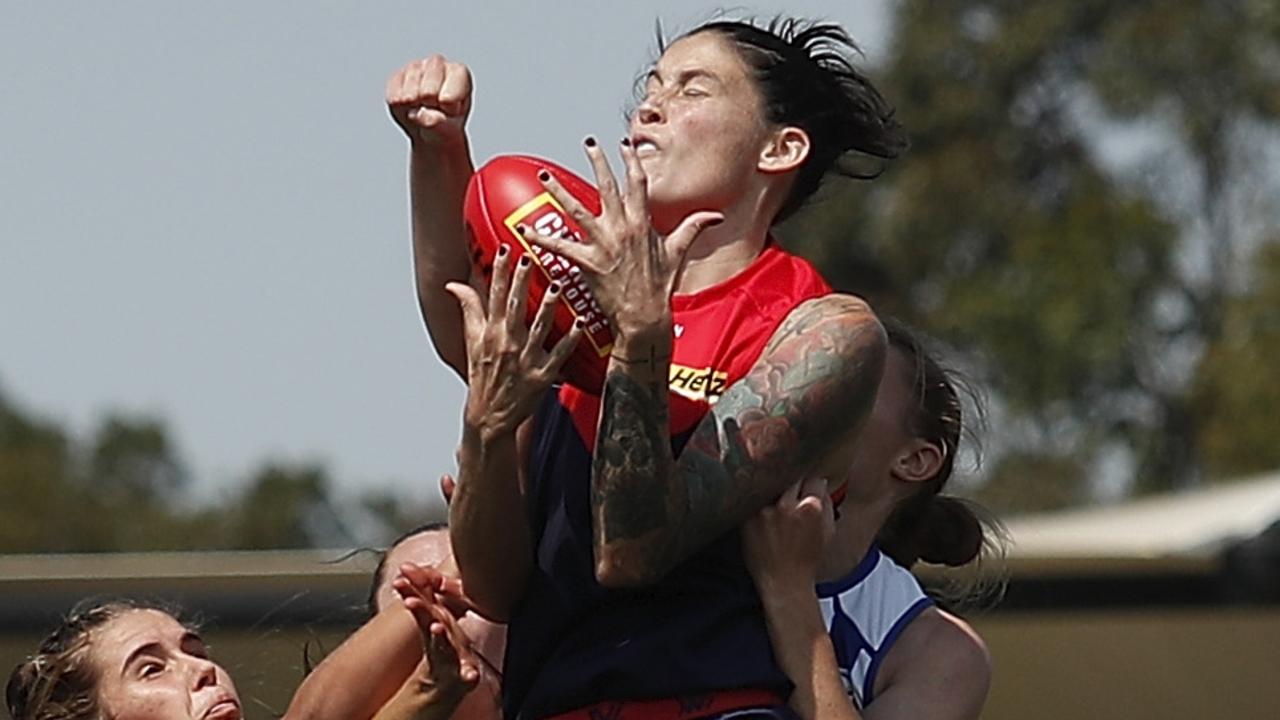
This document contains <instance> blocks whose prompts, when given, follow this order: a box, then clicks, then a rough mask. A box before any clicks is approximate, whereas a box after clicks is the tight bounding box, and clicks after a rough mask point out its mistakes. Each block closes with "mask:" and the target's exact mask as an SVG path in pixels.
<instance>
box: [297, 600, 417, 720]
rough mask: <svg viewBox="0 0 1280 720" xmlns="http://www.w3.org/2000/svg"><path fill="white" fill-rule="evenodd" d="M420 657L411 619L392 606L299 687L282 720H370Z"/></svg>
mask: <svg viewBox="0 0 1280 720" xmlns="http://www.w3.org/2000/svg"><path fill="white" fill-rule="evenodd" d="M421 658H422V639H421V636H420V635H419V633H418V625H417V622H416V621H415V620H414V618H413V615H412V614H410V613H409V611H408V610H406V609H405V608H404V607H403V606H401V605H399V604H396V605H394V606H391V607H388V608H387V609H386V610H384V611H383V612H380V613H378V615H377V616H376V617H374V618H373V619H372V620H370V621H369V622H367V623H365V624H364V625H363V626H362V627H361V628H360V629H359V630H357V631H356V632H355V633H353V634H352V635H351V637H349V638H347V639H346V641H344V642H343V643H342V645H340V646H338V649H337V650H334V651H333V652H332V653H330V654H329V656H328V657H326V658H325V659H324V660H323V661H322V662H321V663H320V664H319V665H317V666H316V668H315V669H314V670H312V671H311V674H309V675H307V679H306V680H304V681H303V682H302V685H300V686H299V687H298V691H297V692H296V693H295V694H294V696H293V700H292V701H291V702H290V703H289V709H288V710H287V711H286V712H285V714H284V719H283V720H358V719H359V718H371V717H373V715H374V714H375V713H376V712H377V711H378V709H379V708H381V707H382V706H383V704H385V703H386V702H387V701H388V700H389V699H390V698H391V697H392V696H393V695H395V693H396V691H397V690H398V689H399V688H400V686H401V685H402V684H403V683H404V681H405V679H406V678H408V677H409V674H410V673H411V672H413V668H414V667H415V666H416V665H417V664H418V661H419V660H420V659H421Z"/></svg>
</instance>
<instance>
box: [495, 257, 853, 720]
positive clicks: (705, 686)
mask: <svg viewBox="0 0 1280 720" xmlns="http://www.w3.org/2000/svg"><path fill="white" fill-rule="evenodd" d="M829 292H830V287H829V286H828V285H827V283H826V282H825V281H824V280H823V279H822V278H821V276H819V275H818V273H817V271H815V270H814V269H813V267H812V266H811V265H809V264H808V263H807V262H805V261H804V260H802V259H800V258H798V257H796V256H794V255H791V254H789V253H787V252H785V251H783V250H781V249H779V248H778V247H776V246H775V245H773V244H770V245H768V246H767V247H766V248H765V249H764V250H763V251H762V252H761V254H760V256H759V257H758V258H757V259H756V260H755V261H754V262H753V263H752V264H751V265H750V266H749V267H747V268H746V269H745V270H743V271H742V272H741V273H739V274H738V275H735V276H734V277H733V278H730V279H729V280H727V281H725V282H723V283H721V284H719V285H716V286H713V287H711V288H707V289H706V290H703V291H701V292H698V293H694V294H690V295H677V296H675V297H673V298H672V310H673V319H674V330H675V343H674V347H673V352H672V362H671V372H670V387H671V415H670V417H671V442H672V449H673V450H674V451H675V452H676V453H677V454H678V453H679V452H680V450H681V449H682V448H683V447H684V444H685V442H687V440H688V439H689V436H690V435H691V433H692V431H693V429H694V427H695V426H696V425H697V424H698V422H699V421H700V420H701V419H702V418H703V416H704V415H706V413H707V411H708V409H709V408H710V406H711V404H713V403H714V402H715V401H716V400H717V399H718V398H719V396H720V395H721V394H722V393H723V392H724V390H725V389H726V388H727V387H728V386H729V385H730V384H732V383H733V382H735V381H736V380H738V379H739V378H741V377H742V376H743V375H745V374H746V373H747V371H748V370H749V369H750V368H751V367H752V365H753V364H754V363H755V361H756V359H757V358H758V357H759V355H760V352H761V350H763V348H764V346H765V343H766V342H767V341H768V340H769V338H770V337H771V336H772V335H773V332H774V330H776V329H777V327H778V324H779V323H780V322H781V321H782V319H783V318H785V317H786V316H787V314H788V313H789V312H790V311H791V310H792V309H793V308H795V307H796V306H797V305H798V304H800V303H801V302H803V301H804V300H807V299H809V298H812V297H817V296H820V295H825V294H827V293H829ZM599 414H600V397H599V396H597V395H592V394H590V393H587V392H584V391H582V390H579V389H578V388H576V387H573V386H569V385H563V386H560V387H558V388H553V389H552V390H551V391H550V392H548V395H547V397H546V398H545V400H544V401H543V403H542V406H541V407H540V409H539V410H538V414H537V416H536V417H535V420H534V422H535V428H534V440H533V446H532V447H531V449H530V452H529V458H528V487H527V492H528V496H529V501H530V513H531V515H530V518H531V522H530V527H531V528H532V530H533V538H534V553H535V558H534V568H533V572H532V574H531V576H530V579H529V583H528V585H527V587H526V592H525V595H524V597H523V599H522V600H521V602H520V603H519V605H518V606H517V607H516V608H515V612H514V613H513V616H512V618H511V623H510V625H509V628H508V635H507V656H506V662H505V665H504V669H503V693H504V696H505V697H504V705H505V713H506V716H507V717H508V718H528V719H530V720H532V719H534V718H541V717H545V716H547V715H552V714H556V713H560V712H566V711H569V710H573V709H576V708H580V707H584V706H587V705H591V704H593V703H597V702H602V701H608V700H640V699H647V698H650V699H651V698H684V697H696V696H697V695H698V694H700V693H708V692H712V691H719V690H731V689H736V688H757V689H764V690H777V691H778V692H779V694H781V695H783V696H786V695H787V694H788V693H789V692H790V689H791V685H790V683H789V682H788V681H787V679H786V676H785V675H783V674H782V672H781V671H780V670H779V669H778V668H777V665H776V663H775V662H774V659H773V652H772V649H771V646H770V644H769V636H768V632H767V630H766V627H765V623H764V616H763V613H762V610H761V608H760V602H759V599H758V598H757V596H756V593H755V588H754V587H753V585H752V583H751V578H750V576H749V575H748V574H747V570H746V566H745V565H744V563H743V560H742V553H741V548H740V541H739V536H738V532H737V531H736V530H735V531H733V532H730V533H727V534H726V535H725V536H723V537H721V538H719V539H717V540H716V541H715V542H713V543H712V544H711V545H710V546H708V547H707V548H705V549H703V550H702V551H700V552H699V553H697V554H696V555H694V556H693V557H691V558H689V559H688V560H686V561H685V562H684V563H683V564H681V565H680V566H678V567H677V568H675V569H674V570H673V571H672V572H671V573H669V574H668V575H667V576H666V577H665V578H663V579H662V580H661V581H660V582H659V583H657V584H656V585H654V586H651V587H646V588H641V589H610V588H605V587H603V586H601V585H600V584H599V583H597V582H596V580H595V576H594V572H593V561H592V559H593V555H592V539H591V538H592V533H591V513H590V507H591V506H590V502H591V501H590V477H591V464H592V458H591V453H592V449H593V448H594V446H595V436H596V425H597V422H598V419H599Z"/></svg>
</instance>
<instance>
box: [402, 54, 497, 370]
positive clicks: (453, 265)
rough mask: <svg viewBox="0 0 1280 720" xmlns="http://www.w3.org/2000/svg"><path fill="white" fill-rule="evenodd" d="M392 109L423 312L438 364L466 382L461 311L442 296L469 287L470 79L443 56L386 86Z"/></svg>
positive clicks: (409, 68) (412, 65)
mask: <svg viewBox="0 0 1280 720" xmlns="http://www.w3.org/2000/svg"><path fill="white" fill-rule="evenodd" d="M387 107H388V109H389V110H390V111H391V116H392V118H394V119H395V121H396V123H397V124H398V125H399V126H400V127H401V129H403V130H404V132H405V134H406V135H407V136H408V138H409V196H410V217H411V222H412V225H413V267H414V278H415V283H416V286H417V293H418V305H419V308H420V309H421V311H422V318H423V320H424V321H425V322H426V325H427V332H428V333H429V334H430V336H431V342H432V344H433V345H434V346H435V349H436V352H437V353H438V354H439V355H440V359H441V360H443V361H444V362H445V363H446V364H448V365H449V366H450V367H452V368H453V369H454V370H455V371H456V372H457V373H458V374H459V375H462V376H464V377H465V375H466V346H465V343H464V339H463V335H462V316H461V315H460V314H459V312H458V305H457V303H456V302H455V301H454V300H453V298H452V297H450V296H449V294H448V293H447V292H446V291H445V289H444V288H445V284H446V283H449V282H467V280H468V279H469V278H470V275H471V264H470V261H469V259H468V256H467V237H466V229H465V227H464V225H463V220H462V199H463V194H464V193H465V192H466V187H467V181H468V180H469V179H470V178H471V175H472V174H473V173H474V172H475V167H474V165H473V163H472V161H471V150H470V146H469V143H468V140H467V135H466V129H465V126H466V121H467V116H468V115H469V114H470V112H471V73H470V71H469V70H468V69H467V67H466V66H465V65H461V64H459V63H454V62H449V61H447V60H445V59H444V58H443V57H441V56H440V55H432V56H431V57H429V58H427V59H425V60H418V61H415V62H412V63H409V64H408V65H406V66H405V67H403V68H401V69H400V70H399V71H397V72H396V73H395V74H393V75H392V76H391V79H390V80H388V82H387Z"/></svg>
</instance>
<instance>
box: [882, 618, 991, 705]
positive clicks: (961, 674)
mask: <svg viewBox="0 0 1280 720" xmlns="http://www.w3.org/2000/svg"><path fill="white" fill-rule="evenodd" d="M893 652H894V653H900V655H899V657H898V658H896V659H897V660H899V661H901V662H899V663H895V664H899V665H900V666H901V667H903V668H911V669H912V671H918V672H922V673H924V672H928V673H941V674H944V675H945V676H947V677H950V678H952V679H953V680H954V681H956V682H958V683H960V684H963V685H965V686H967V687H972V688H973V689H974V690H975V691H977V690H979V689H980V690H981V694H982V695H984V696H985V695H986V690H987V686H988V685H989V684H990V681H991V653H990V652H989V651H988V649H987V644H986V642H984V641H983V639H982V636H980V635H978V633H977V631H975V630H974V629H973V626H971V625H970V624H969V623H967V622H965V621H964V620H963V619H961V618H959V617H957V616H955V615H952V614H951V613H949V612H947V611H945V610H942V609H941V608H938V607H930V608H928V609H927V610H925V611H924V612H922V613H920V615H919V616H918V617H916V619H915V620H914V621H912V622H911V624H910V625H908V626H907V629H906V630H905V631H904V632H903V634H902V637H900V638H899V639H898V643H897V645H896V646H895V647H894V649H893Z"/></svg>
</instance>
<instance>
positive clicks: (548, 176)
mask: <svg viewBox="0 0 1280 720" xmlns="http://www.w3.org/2000/svg"><path fill="white" fill-rule="evenodd" d="M538 179H539V180H541V181H542V182H546V181H548V180H550V179H551V173H549V172H547V171H546V170H539V171H538Z"/></svg>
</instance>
